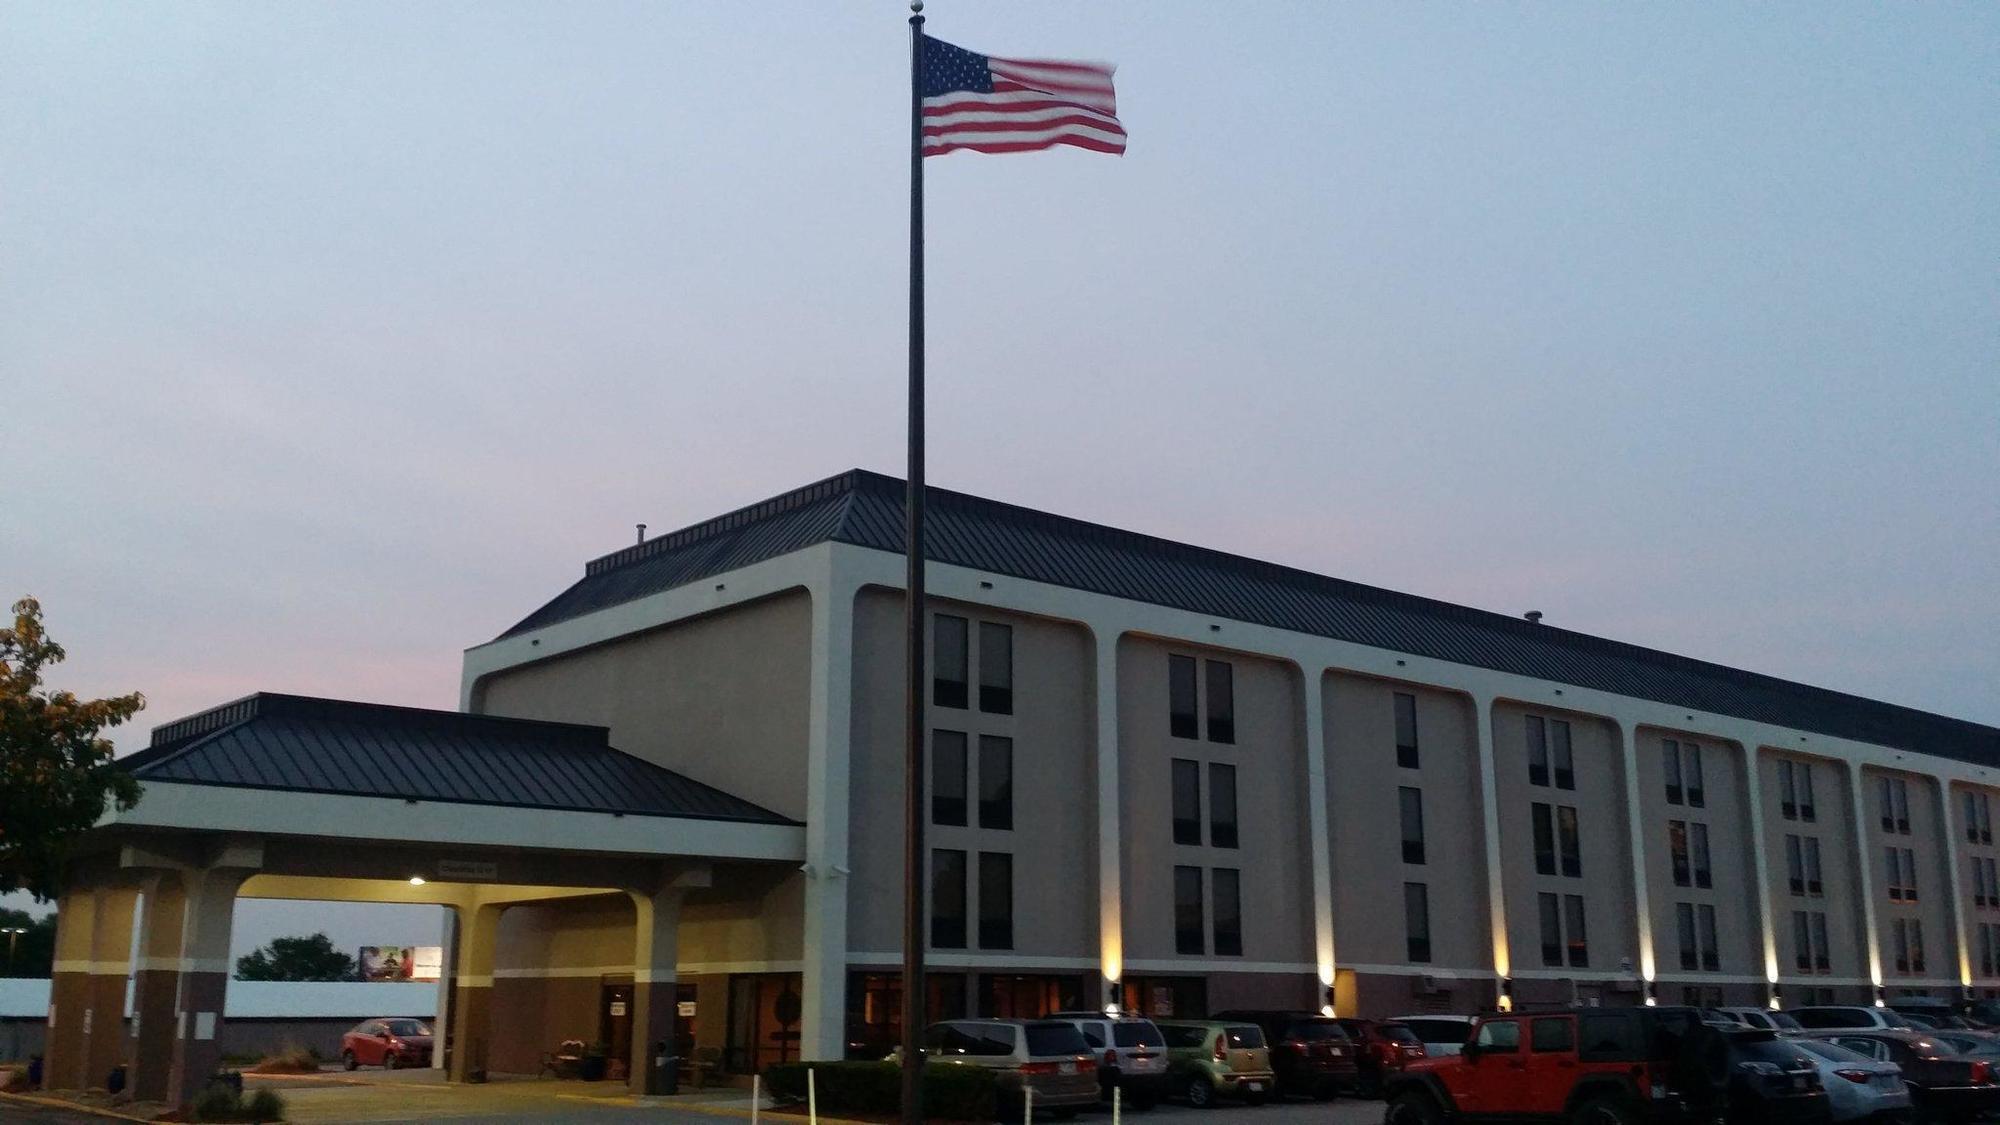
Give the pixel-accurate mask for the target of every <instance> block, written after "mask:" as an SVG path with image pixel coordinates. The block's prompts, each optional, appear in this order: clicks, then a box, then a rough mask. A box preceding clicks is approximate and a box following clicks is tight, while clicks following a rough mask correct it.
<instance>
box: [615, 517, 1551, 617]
mask: <svg viewBox="0 0 2000 1125" xmlns="http://www.w3.org/2000/svg"><path fill="white" fill-rule="evenodd" d="M639 526H640V527H641V528H644V527H645V526H646V525H645V524H643V523H642V524H640V525H639ZM640 538H642V539H643V538H645V536H644V535H641V536H640ZM1521 616H1523V617H1525V618H1527V619H1528V623H1529V624H1530V625H1540V624H1541V623H1542V611H1541V610H1539V609H1531V610H1529V611H1528V612H1526V613H1524V614H1522V615H1521Z"/></svg>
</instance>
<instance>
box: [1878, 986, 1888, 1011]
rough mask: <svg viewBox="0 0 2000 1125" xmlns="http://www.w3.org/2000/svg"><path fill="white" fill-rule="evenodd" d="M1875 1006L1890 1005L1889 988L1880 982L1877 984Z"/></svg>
mask: <svg viewBox="0 0 2000 1125" xmlns="http://www.w3.org/2000/svg"><path fill="white" fill-rule="evenodd" d="M1875 1006H1876V1007H1878V1008H1886V1007H1888V1006H1889V994H1888V992H1887V990H1885V989H1884V988H1883V987H1882V986H1881V985H1879V984H1878V985H1876V986H1875Z"/></svg>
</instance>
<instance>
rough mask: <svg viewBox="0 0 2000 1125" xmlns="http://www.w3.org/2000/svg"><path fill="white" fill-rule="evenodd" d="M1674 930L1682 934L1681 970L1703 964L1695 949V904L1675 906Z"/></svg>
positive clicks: (1676, 904)
mask: <svg viewBox="0 0 2000 1125" xmlns="http://www.w3.org/2000/svg"><path fill="white" fill-rule="evenodd" d="M1674 928H1675V929H1676V930H1678V931H1679V932H1680V939H1681V968H1683V969H1692V968H1694V967H1695V966H1697V965H1699V964H1701V954H1700V951H1699V950H1697V949H1696V948H1695V937H1694V903H1691V902H1677V903H1675V904H1674Z"/></svg>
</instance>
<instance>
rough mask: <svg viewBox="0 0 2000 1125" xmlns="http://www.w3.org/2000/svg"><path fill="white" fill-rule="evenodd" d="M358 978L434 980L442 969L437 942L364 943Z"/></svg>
mask: <svg viewBox="0 0 2000 1125" xmlns="http://www.w3.org/2000/svg"><path fill="white" fill-rule="evenodd" d="M360 961H361V979H362V980H369V981H413V980H415V981H420V980H436V979H438V977H439V976H441V975H443V972H444V947H443V946H441V945H364V946H362V947H361V957H360Z"/></svg>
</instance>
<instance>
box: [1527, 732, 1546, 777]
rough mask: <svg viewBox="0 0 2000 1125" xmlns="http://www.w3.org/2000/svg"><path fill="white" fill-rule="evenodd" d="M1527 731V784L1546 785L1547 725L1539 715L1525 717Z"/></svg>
mask: <svg viewBox="0 0 2000 1125" xmlns="http://www.w3.org/2000/svg"><path fill="white" fill-rule="evenodd" d="M1527 729H1528V784H1530V785H1547V784H1548V783H1549V731H1548V724H1547V723H1545V722H1543V721H1542V717H1541V716H1540V715H1529V716H1528V717H1527Z"/></svg>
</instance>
